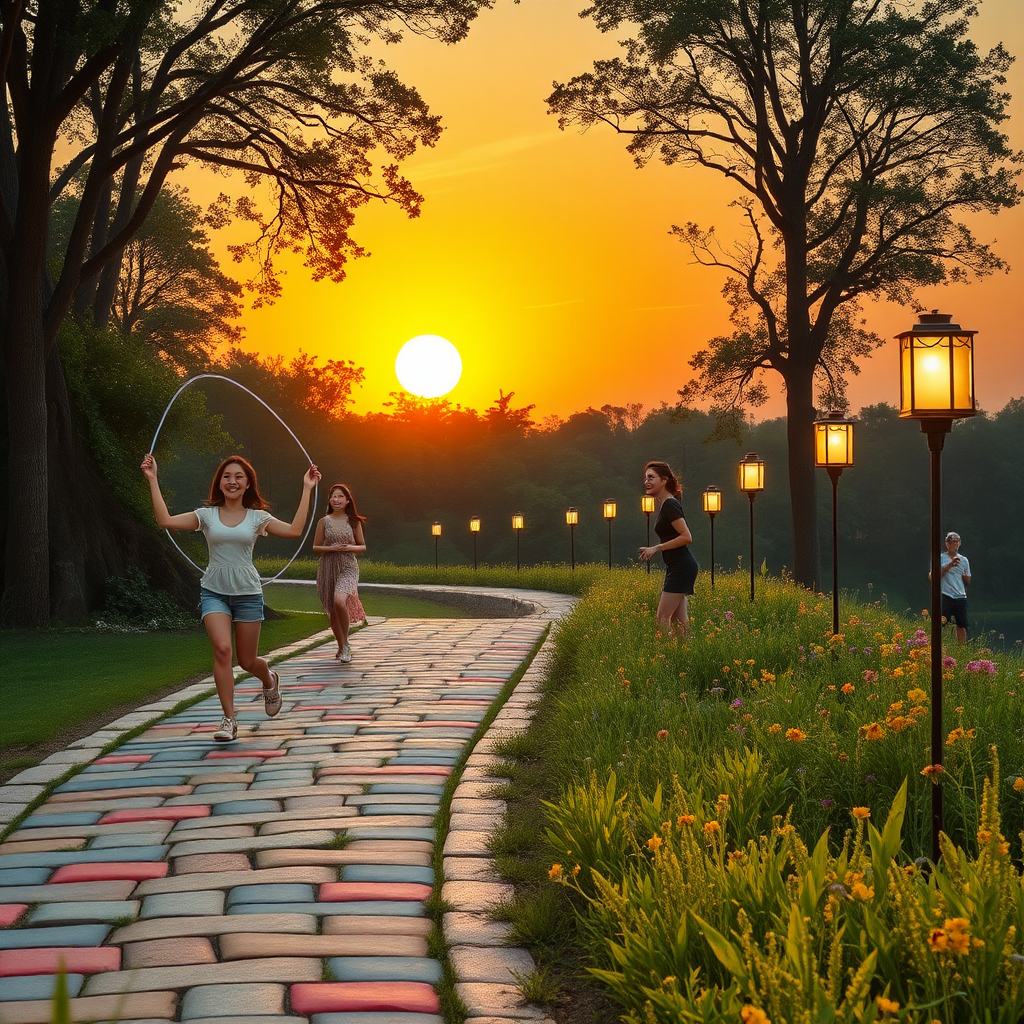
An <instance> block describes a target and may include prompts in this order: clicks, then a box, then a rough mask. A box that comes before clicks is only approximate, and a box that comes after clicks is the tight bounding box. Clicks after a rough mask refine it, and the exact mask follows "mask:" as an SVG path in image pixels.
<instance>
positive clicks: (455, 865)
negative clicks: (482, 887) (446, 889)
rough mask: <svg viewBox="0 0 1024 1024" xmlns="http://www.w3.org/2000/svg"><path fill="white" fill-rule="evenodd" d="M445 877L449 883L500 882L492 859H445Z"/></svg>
mask: <svg viewBox="0 0 1024 1024" xmlns="http://www.w3.org/2000/svg"><path fill="white" fill-rule="evenodd" d="M444 877H445V880H446V881H449V882H500V881H501V876H500V875H499V874H498V869H497V868H496V867H495V865H494V861H493V860H492V859H491V858H490V857H445V858H444Z"/></svg>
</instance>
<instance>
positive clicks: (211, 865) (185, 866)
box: [174, 853, 252, 875]
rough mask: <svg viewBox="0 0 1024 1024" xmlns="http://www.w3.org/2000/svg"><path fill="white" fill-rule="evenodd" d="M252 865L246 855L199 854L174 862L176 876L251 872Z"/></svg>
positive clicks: (180, 858)
mask: <svg viewBox="0 0 1024 1024" xmlns="http://www.w3.org/2000/svg"><path fill="white" fill-rule="evenodd" d="M250 870H252V865H251V864H250V863H249V858H248V857H247V856H246V855H245V854H244V853H210V854H203V853H197V854H192V855H191V856H187V857H178V858H177V859H176V860H175V862H174V871H175V874H176V875H184V874H192V873H194V872H200V873H202V872H207V871H250Z"/></svg>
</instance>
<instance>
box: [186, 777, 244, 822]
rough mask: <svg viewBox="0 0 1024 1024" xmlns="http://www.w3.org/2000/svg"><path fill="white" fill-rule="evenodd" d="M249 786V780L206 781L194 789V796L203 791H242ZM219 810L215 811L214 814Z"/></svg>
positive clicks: (199, 794)
mask: <svg viewBox="0 0 1024 1024" xmlns="http://www.w3.org/2000/svg"><path fill="white" fill-rule="evenodd" d="M248 788H249V783H247V782H204V783H202V784H201V785H199V786H196V788H195V789H194V790H192V795H193V796H202V795H203V793H241V792H244V791H245V790H247V789H248ZM216 813H217V812H216V811H214V814H216Z"/></svg>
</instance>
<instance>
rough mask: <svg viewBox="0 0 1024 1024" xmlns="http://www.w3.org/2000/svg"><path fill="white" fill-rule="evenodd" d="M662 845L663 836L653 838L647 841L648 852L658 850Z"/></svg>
mask: <svg viewBox="0 0 1024 1024" xmlns="http://www.w3.org/2000/svg"><path fill="white" fill-rule="evenodd" d="M661 845H662V838H661V836H651V838H650V839H648V840H647V849H648V850H651V851H654V850H657V849H658V847H659V846H661Z"/></svg>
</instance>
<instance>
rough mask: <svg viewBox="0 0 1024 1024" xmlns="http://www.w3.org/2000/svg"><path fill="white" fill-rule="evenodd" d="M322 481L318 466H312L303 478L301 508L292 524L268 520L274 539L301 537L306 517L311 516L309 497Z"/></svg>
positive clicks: (297, 510)
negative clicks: (320, 480)
mask: <svg viewBox="0 0 1024 1024" xmlns="http://www.w3.org/2000/svg"><path fill="white" fill-rule="evenodd" d="M319 479H320V470H319V469H317V468H316V466H310V467H309V469H307V470H306V475H305V476H304V477H303V478H302V497H301V498H300V499H299V507H298V508H297V509H296V510H295V515H294V516H293V517H292V521H291V522H290V523H284V522H282V521H281V520H280V519H268V520H267V533H269V534H270V535H271V536H272V537H301V536H302V530H303V527H305V525H306V516H307V515H309V497H310V495H311V494H312V493H313V488H314V487H316V485H317V482H318V481H319Z"/></svg>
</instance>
